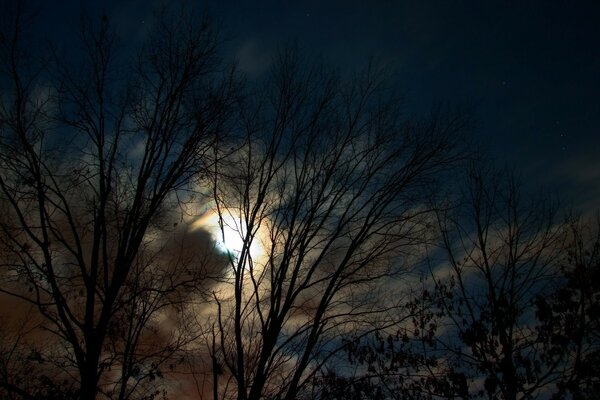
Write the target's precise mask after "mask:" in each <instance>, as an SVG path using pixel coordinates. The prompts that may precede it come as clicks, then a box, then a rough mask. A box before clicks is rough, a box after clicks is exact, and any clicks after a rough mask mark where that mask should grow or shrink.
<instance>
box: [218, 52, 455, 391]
mask: <svg viewBox="0 0 600 400" xmlns="http://www.w3.org/2000/svg"><path fill="white" fill-rule="evenodd" d="M297 57H298V54H297V53H296V52H294V51H292V50H290V51H285V52H283V53H282V54H281V55H280V58H279V59H278V60H277V64H276V65H275V67H274V68H273V71H272V74H271V75H270V76H269V78H268V79H269V82H268V83H267V85H266V89H265V92H264V93H263V94H261V95H260V97H258V98H257V99H256V100H255V101H254V102H253V103H252V104H249V105H248V106H247V107H245V108H244V110H243V111H244V112H243V114H242V123H243V127H242V128H243V132H244V134H245V137H246V139H245V142H244V144H243V145H242V146H241V151H240V152H238V153H237V154H236V155H235V159H234V160H233V161H232V163H231V165H230V166H229V167H223V169H222V170H220V171H218V172H219V174H216V175H215V176H216V177H217V179H216V185H215V191H214V194H215V203H216V207H217V208H218V211H219V215H220V221H221V224H222V227H223V230H224V231H226V230H233V231H235V232H236V234H238V235H241V237H242V239H243V243H244V245H243V247H242V248H240V249H239V251H236V252H232V253H230V263H229V264H230V265H229V274H228V275H227V279H226V280H225V281H224V283H223V284H224V289H223V293H215V300H216V301H217V303H218V306H219V308H218V319H217V321H216V322H215V324H216V330H215V332H216V333H215V335H216V345H215V346H216V347H215V349H214V350H213V351H214V354H215V356H216V357H217V359H218V361H219V362H220V363H222V365H223V367H224V368H225V369H226V371H227V375H231V376H232V377H233V379H234V380H235V387H236V389H235V391H234V392H235V396H236V397H237V398H238V399H258V398H259V397H261V396H265V395H266V396H270V397H273V398H286V399H293V398H296V397H297V396H298V395H300V393H303V387H304V386H305V383H306V382H307V381H308V380H309V379H310V378H311V377H312V376H313V374H314V373H315V372H316V371H318V370H319V369H320V368H321V366H322V365H323V364H324V363H325V362H327V360H328V359H329V358H330V356H331V355H333V354H335V353H336V352H337V351H339V349H340V346H341V345H342V344H341V342H340V341H339V338H340V335H341V334H343V333H344V332H347V331H349V330H353V329H365V328H366V329H372V328H373V325H372V324H374V323H376V321H377V317H381V316H382V311H383V310H384V308H385V307H389V306H390V304H389V302H388V304H383V303H382V302H381V301H380V300H381V298H380V295H381V294H382V293H380V291H379V290H378V285H380V284H382V283H384V281H383V278H385V277H390V276H393V275H394V274H398V273H400V272H402V271H405V268H406V265H407V261H408V260H410V261H414V254H413V252H414V251H415V250H416V249H417V248H418V245H419V244H423V243H424V238H425V237H426V236H427V233H426V232H425V229H426V226H425V225H426V223H427V220H428V217H431V216H430V215H429V213H430V209H429V207H428V206H427V205H426V200H427V194H428V189H429V188H430V187H431V186H430V185H432V184H433V183H434V182H436V178H437V177H438V176H439V174H440V173H442V172H444V170H445V169H447V168H450V167H451V166H452V165H453V163H455V162H456V161H457V159H458V158H459V156H460V153H459V151H458V147H459V146H458V145H457V144H458V143H457V142H459V140H460V138H461V131H462V130H463V128H464V126H465V123H466V120H465V119H464V118H462V117H460V116H457V115H446V114H442V113H437V114H434V115H432V116H431V117H430V118H428V119H426V120H423V121H418V122H414V121H408V120H406V119H403V118H402V113H401V110H399V108H398V102H397V99H395V98H394V97H393V96H390V95H389V93H388V92H387V91H386V90H385V87H384V83H385V82H384V81H382V80H381V74H380V71H377V70H375V69H374V68H372V67H371V66H370V67H368V68H367V69H366V70H364V71H363V72H362V73H361V74H359V75H358V76H355V77H353V79H349V80H345V79H341V78H340V77H339V76H337V75H336V74H335V73H331V72H329V71H326V70H325V69H323V68H321V67H317V66H310V65H307V66H302V65H301V63H300V61H299V60H298V58H297ZM253 100H254V99H253ZM223 174H224V175H225V176H223ZM228 177H229V178H228ZM224 239H225V240H227V238H226V237H225V238H224ZM253 247H255V248H258V249H259V250H257V251H255V253H258V254H253V250H252V249H253ZM368 324H371V326H370V328H369V327H368Z"/></svg>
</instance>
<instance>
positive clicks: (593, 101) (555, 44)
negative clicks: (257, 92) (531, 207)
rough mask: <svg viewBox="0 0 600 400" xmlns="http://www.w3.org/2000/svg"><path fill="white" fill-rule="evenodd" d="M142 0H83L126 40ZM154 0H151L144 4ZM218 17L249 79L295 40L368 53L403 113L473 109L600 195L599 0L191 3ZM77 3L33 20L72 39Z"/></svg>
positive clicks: (357, 60) (310, 48)
mask: <svg viewBox="0 0 600 400" xmlns="http://www.w3.org/2000/svg"><path fill="white" fill-rule="evenodd" d="M151 3H153V2H151V1H143V0H130V1H102V2H100V1H98V2H95V1H88V2H84V3H83V5H84V7H85V8H87V9H88V11H89V13H90V14H91V15H92V16H93V15H98V17H100V16H101V15H102V14H106V15H108V17H109V18H110V19H111V20H112V21H113V22H114V23H115V24H116V25H117V27H118V30H119V33H120V34H121V35H122V36H123V37H124V38H125V39H126V40H134V41H136V40H139V41H141V40H143V38H144V35H145V34H146V32H148V30H149V29H150V28H151V25H152V6H151ZM154 3H155V4H159V2H154ZM189 3H193V6H194V7H196V8H200V9H205V10H207V11H208V12H209V14H210V15H211V17H212V18H213V19H214V20H215V21H217V22H218V23H220V24H221V26H222V32H223V33H224V34H225V36H226V37H227V38H228V40H227V43H226V46H227V49H228V50H227V51H228V52H229V53H230V54H231V55H232V56H235V57H237V59H238V61H239V65H240V68H241V69H242V71H244V72H245V73H246V74H247V76H248V77H249V78H252V77H258V76H260V75H261V74H263V73H265V72H266V71H267V70H268V68H269V64H270V58H271V56H272V55H273V54H274V53H275V52H276V51H277V48H278V47H281V46H282V45H284V44H285V43H289V42H291V41H294V40H296V41H297V43H298V44H299V46H300V47H301V48H302V50H303V51H305V52H306V53H308V54H310V55H311V56H313V57H319V58H321V59H322V60H323V61H324V62H325V63H326V64H327V65H330V66H332V67H336V68H340V69H341V70H342V71H345V70H348V71H351V70H356V69H358V68H360V67H362V66H364V65H365V64H366V63H367V61H368V60H369V57H371V56H373V57H374V58H375V59H376V60H378V61H379V62H380V63H382V64H384V65H385V66H386V67H387V68H388V69H389V70H390V71H391V73H392V84H393V85H394V86H396V87H397V88H398V90H399V92H400V93H401V94H402V95H403V97H404V98H405V106H406V110H407V112H408V113H423V112H425V111H426V110H428V109H429V108H430V107H431V105H432V104H433V103H434V102H448V103H450V104H453V105H457V106H462V107H466V108H467V109H469V110H471V111H472V114H473V117H474V120H475V127H474V130H473V132H474V134H475V136H476V139H477V140H478V141H479V142H480V143H482V144H483V146H484V148H485V149H486V150H487V151H488V152H489V153H490V154H492V155H493V157H494V159H495V161H496V163H497V164H499V165H504V164H505V163H506V164H508V165H510V166H515V167H516V168H517V169H519V170H520V171H522V172H523V178H524V180H525V182H526V184H528V185H529V186H531V187H534V186H535V187H539V186H542V187H545V188H546V189H551V190H557V191H558V193H559V194H560V196H561V198H562V199H563V201H564V204H566V205H572V206H575V207H576V208H579V209H581V210H583V211H592V210H596V209H597V208H598V204H599V202H598V200H600V157H598V154H599V153H600V2H598V1H583V0H582V1H571V2H567V1H560V2H559V1H444V2H442V1H437V2H432V1H370V2H366V1H360V2H359V1H349V0H346V1H260V2H259V1H253V2H250V1H246V2H242V1H218V2H217V1H215V2H199V1H198V2H191V1H190V2H189ZM81 8H82V3H81V2H79V1H72V2H70V1H64V2H49V1H48V2H40V3H39V10H40V11H39V17H40V22H41V23H40V25H39V29H40V30H41V31H43V32H45V33H46V34H47V33H48V32H50V34H49V35H48V37H51V38H54V39H55V40H57V41H58V42H59V43H62V44H63V45H64V46H65V47H69V46H71V45H72V40H73V32H76V31H77V29H78V24H79V22H78V20H79V15H80V12H81Z"/></svg>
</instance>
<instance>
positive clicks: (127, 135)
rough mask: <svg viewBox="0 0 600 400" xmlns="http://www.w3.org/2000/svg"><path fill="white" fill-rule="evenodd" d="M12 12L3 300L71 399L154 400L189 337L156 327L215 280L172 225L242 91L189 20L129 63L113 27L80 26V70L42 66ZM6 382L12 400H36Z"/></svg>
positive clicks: (2, 188)
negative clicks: (30, 330)
mask: <svg viewBox="0 0 600 400" xmlns="http://www.w3.org/2000/svg"><path fill="white" fill-rule="evenodd" d="M14 6H15V7H16V9H15V10H13V11H15V13H14V14H13V15H14V18H13V19H12V20H11V21H10V23H9V24H5V25H4V26H3V27H4V28H6V30H5V31H3V32H2V40H0V50H1V52H2V53H1V55H0V59H1V77H0V79H1V82H2V93H3V94H2V99H1V100H2V102H1V104H0V202H1V207H2V216H1V221H0V244H1V246H2V255H3V258H2V262H1V268H2V270H1V271H0V274H1V281H0V291H1V292H2V293H4V294H7V295H10V296H12V297H13V298H17V299H19V300H20V301H22V302H24V303H27V304H30V305H33V306H34V307H35V309H36V311H37V315H38V316H41V322H40V328H41V329H42V331H43V332H45V334H48V333H49V334H50V337H52V338H53V339H52V340H50V341H49V342H48V343H47V345H46V346H44V347H42V348H40V358H41V359H45V360H46V361H48V362H50V360H52V362H53V363H54V367H55V369H58V370H62V371H63V377H64V378H65V379H68V381H69V382H73V379H74V380H75V381H76V386H75V389H76V394H77V395H78V397H80V398H82V399H95V398H96V397H97V395H98V393H99V392H101V393H102V394H103V395H104V396H106V397H111V398H113V397H114V398H127V397H131V396H134V397H135V396H137V397H152V396H153V395H156V394H157V392H148V387H146V386H144V382H149V381H152V380H154V379H156V377H157V376H160V374H161V371H160V365H161V364H163V363H164V362H165V360H167V359H169V357H170V356H171V355H172V354H173V352H174V350H175V349H176V348H178V346H180V345H181V344H182V343H183V342H185V341H189V340H190V338H189V337H186V336H185V335H184V333H182V332H181V331H180V330H178V329H168V326H165V325H166V324H165V323H163V324H159V320H158V317H159V316H160V315H162V316H164V315H167V314H168V315H174V314H176V313H178V312H183V311H182V310H183V307H179V306H178V304H181V301H182V300H183V299H184V297H185V296H186V295H189V292H190V290H191V289H192V288H197V287H198V280H199V279H202V277H203V275H204V274H205V272H206V271H205V268H209V266H208V264H206V260H203V259H200V258H199V256H198V255H197V254H196V255H195V254H194V253H190V252H189V251H188V252H187V253H186V252H184V253H181V252H180V251H177V252H175V251H173V248H174V247H177V246H182V244H181V242H177V239H178V237H177V235H178V232H179V230H178V229H179V228H178V227H175V226H174V222H177V221H178V220H179V219H178V217H176V215H177V210H178V208H180V207H182V201H184V199H186V198H189V195H188V194H186V192H185V191H186V190H187V189H189V188H190V187H191V185H192V184H193V183H194V181H195V179H197V178H198V177H199V176H202V174H206V173H207V172H208V171H210V170H212V166H213V164H214V162H215V157H218V154H217V153H216V152H215V148H216V147H215V146H216V144H217V143H218V142H219V141H221V140H224V136H223V135H224V133H225V132H226V129H227V123H228V121H229V117H230V111H231V106H232V104H233V101H234V99H235V96H234V94H235V85H234V80H233V79H232V78H231V76H230V75H228V74H227V73H226V71H225V70H224V69H223V67H222V66H221V62H220V59H219V55H218V43H219V40H218V36H217V35H216V32H215V31H214V30H213V29H212V28H211V26H210V24H209V23H208V21H206V20H197V19H195V17H194V16H193V15H183V14H182V15H179V16H177V18H175V19H174V20H173V21H171V22H170V23H168V22H164V21H165V20H162V21H163V22H159V23H157V25H156V27H155V28H156V29H155V31H154V33H153V34H151V35H150V36H149V37H148V40H147V43H146V45H145V46H144V48H143V49H142V50H141V52H140V53H139V57H138V58H137V59H135V60H134V61H133V62H129V61H131V60H127V59H126V58H124V57H119V55H118V54H117V53H116V52H115V41H116V38H115V36H114V35H113V34H112V33H111V32H112V30H111V28H110V22H109V21H108V18H107V17H106V16H104V17H102V18H101V19H99V21H98V23H96V22H91V20H86V21H85V22H84V24H83V25H84V27H83V30H82V37H83V53H82V54H83V55H81V54H78V55H76V57H75V59H76V60H80V59H81V60H83V59H85V61H83V62H81V63H79V62H77V63H74V65H69V64H67V63H66V61H65V59H64V58H61V57H54V58H51V59H50V61H48V60H43V61H44V62H50V64H49V65H41V64H43V63H41V62H40V61H42V60H40V58H39V57H38V54H36V52H35V50H36V49H38V50H39V48H36V47H34V46H33V45H32V44H31V43H27V42H24V39H25V38H26V37H27V35H25V34H24V31H25V27H26V26H28V24H30V23H31V21H29V20H25V17H26V16H27V13H26V12H24V11H23V10H22V9H21V7H22V2H15V4H14ZM127 62H129V63H127ZM129 66H131V68H129ZM174 216H175V217H174ZM175 225H177V224H175ZM167 238H168V240H167ZM180 238H181V237H179V239H180ZM44 337H47V336H44ZM38 339H39V337H38ZM52 343H54V344H53V345H50V344H52ZM50 349H52V353H50ZM3 378H4V377H3ZM13 384H16V382H15V381H13V382H9V381H8V380H7V379H4V380H3V382H2V387H3V389H4V390H6V391H5V392H3V393H12V394H14V395H15V396H17V395H19V396H22V397H27V396H26V393H21V392H18V390H21V389H20V388H18V387H16V385H15V386H14V387H9V385H13ZM19 393H20V394H19ZM30 395H31V394H30Z"/></svg>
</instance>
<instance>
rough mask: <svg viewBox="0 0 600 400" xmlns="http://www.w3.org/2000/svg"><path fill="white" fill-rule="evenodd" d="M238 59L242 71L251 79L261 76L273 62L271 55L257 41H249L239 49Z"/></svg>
mask: <svg viewBox="0 0 600 400" xmlns="http://www.w3.org/2000/svg"><path fill="white" fill-rule="evenodd" d="M236 59H237V61H238V67H239V68H240V70H241V71H242V72H244V73H246V74H247V75H249V76H251V77H256V76H259V75H261V74H262V73H263V72H265V71H266V70H267V69H268V68H269V67H270V66H271V63H272V61H273V60H272V57H271V54H270V53H269V52H268V51H267V50H266V49H265V48H264V47H262V46H261V45H260V44H259V43H258V41H257V40H255V39H250V40H247V41H246V42H244V43H243V44H242V45H241V46H240V47H239V49H238V50H237V52H236Z"/></svg>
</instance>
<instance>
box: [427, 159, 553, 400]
mask: <svg viewBox="0 0 600 400" xmlns="http://www.w3.org/2000/svg"><path fill="white" fill-rule="evenodd" d="M465 194H466V204H465V207H464V208H462V207H459V211H458V212H455V213H454V212H443V213H439V226H440V231H441V234H442V239H443V243H444V245H443V248H444V249H445V252H446V253H447V260H448V263H449V267H450V268H449V271H448V272H445V270H444V269H441V270H436V271H434V272H433V274H432V277H433V281H434V285H435V291H434V296H435V297H434V304H435V307H434V308H433V310H434V311H433V312H432V313H431V315H432V316H435V315H439V314H440V313H441V314H443V315H445V318H442V319H438V318H435V317H433V318H434V319H438V320H437V321H436V324H437V325H438V326H444V327H445V329H444V330H445V332H444V333H443V334H440V335H438V339H437V344H438V346H441V347H442V348H444V349H445V350H447V351H448V354H446V355H445V357H446V360H447V362H448V364H449V367H450V371H451V372H452V373H461V374H465V375H466V376H467V377H469V378H470V381H471V384H470V385H469V386H470V388H471V393H470V395H473V396H477V395H482V396H488V397H489V398H497V397H500V398H504V399H516V398H520V397H523V396H524V397H526V398H527V397H531V396H536V395H538V394H539V393H540V392H541V391H543V390H548V388H552V385H553V384H554V383H555V382H556V380H557V379H558V378H559V377H560V375H561V373H562V367H563V365H562V363H561V354H553V353H552V352H551V351H549V350H550V349H549V348H548V347H547V346H546V345H545V343H544V341H543V340H542V339H541V337H540V336H539V335H538V334H537V327H538V326H539V323H540V322H539V321H538V320H537V319H536V317H535V314H534V310H535V306H534V304H535V301H536V298H539V297H540V296H547V295H548V294H549V293H550V287H551V286H550V285H551V283H552V280H553V279H554V278H555V277H556V276H557V275H558V269H557V265H556V262H555V261H556V257H558V256H559V255H560V254H561V251H562V249H563V247H562V244H563V239H564V230H563V229H562V227H561V224H560V223H558V222H557V221H556V217H555V215H556V208H555V207H553V206H552V205H551V204H549V202H548V201H547V200H543V199H542V200H531V201H528V200H526V198H525V195H524V194H523V193H522V190H521V188H520V185H519V183H518V180H517V179H516V178H515V177H514V175H513V174H512V173H510V172H499V173H497V172H494V171H493V169H491V168H489V167H487V168H486V167H481V165H479V164H474V165H473V166H472V167H471V168H470V170H469V178H468V185H467V187H466V190H465ZM442 265H444V266H445V264H442ZM477 379H483V383H482V384H480V385H477V384H475V380H477Z"/></svg>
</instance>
